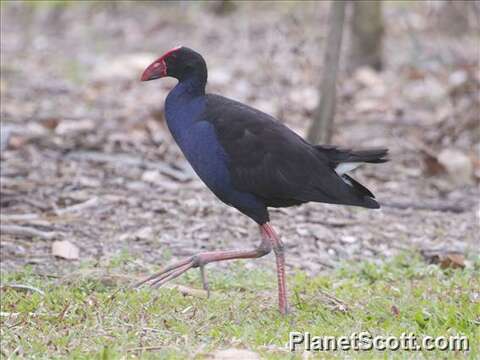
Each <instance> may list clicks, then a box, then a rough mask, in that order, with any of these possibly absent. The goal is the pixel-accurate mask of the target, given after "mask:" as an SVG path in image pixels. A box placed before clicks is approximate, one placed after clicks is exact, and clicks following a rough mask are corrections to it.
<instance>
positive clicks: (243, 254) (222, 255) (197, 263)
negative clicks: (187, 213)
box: [133, 242, 270, 293]
mask: <svg viewBox="0 0 480 360" xmlns="http://www.w3.org/2000/svg"><path fill="white" fill-rule="evenodd" d="M269 252H270V245H269V244H268V243H266V242H262V244H261V246H259V247H258V248H257V249H254V250H230V251H210V252H203V253H199V254H197V255H193V256H191V257H189V258H186V259H183V260H181V261H178V262H176V263H174V264H172V265H170V266H167V267H166V268H164V269H163V270H162V271H159V272H158V273H156V274H153V275H151V276H149V277H148V278H146V279H144V280H142V281H140V282H138V283H137V284H135V285H133V287H134V288H138V287H140V286H142V285H144V284H147V283H148V284H150V286H151V287H154V288H158V287H160V286H162V285H163V284H165V283H166V282H168V281H170V280H173V279H175V278H177V277H179V276H180V275H182V274H183V273H184V272H186V271H188V270H190V269H191V268H196V267H199V268H200V274H201V276H202V282H203V288H204V289H205V290H206V291H207V293H208V292H209V287H208V282H207V277H206V275H205V269H204V267H205V265H206V264H208V263H211V262H216V261H224V260H234V259H252V258H258V257H261V256H264V255H266V254H268V253H269Z"/></svg>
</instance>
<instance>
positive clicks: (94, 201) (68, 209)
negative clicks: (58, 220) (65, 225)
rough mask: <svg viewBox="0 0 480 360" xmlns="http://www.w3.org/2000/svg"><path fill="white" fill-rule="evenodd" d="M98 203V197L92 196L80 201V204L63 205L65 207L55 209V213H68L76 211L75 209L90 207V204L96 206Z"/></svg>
mask: <svg viewBox="0 0 480 360" xmlns="http://www.w3.org/2000/svg"><path fill="white" fill-rule="evenodd" d="M97 204H98V197H96V196H95V197H93V198H91V199H89V200H87V201H85V202H83V203H80V204H75V205H72V206H69V207H65V208H62V209H55V212H56V213H57V215H63V214H66V213H70V212H77V211H82V210H85V209H87V208H89V207H92V206H96V205H97Z"/></svg>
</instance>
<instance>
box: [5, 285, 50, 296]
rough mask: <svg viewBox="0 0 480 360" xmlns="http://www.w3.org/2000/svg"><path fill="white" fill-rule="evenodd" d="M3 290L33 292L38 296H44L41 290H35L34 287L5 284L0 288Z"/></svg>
mask: <svg viewBox="0 0 480 360" xmlns="http://www.w3.org/2000/svg"><path fill="white" fill-rule="evenodd" d="M5 288H10V289H19V290H27V291H33V292H37V293H39V294H40V295H45V293H44V292H43V291H42V290H40V289H37V288H36V287H33V286H29V285H21V284H5V285H2V286H0V289H5Z"/></svg>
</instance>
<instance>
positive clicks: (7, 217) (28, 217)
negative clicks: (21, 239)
mask: <svg viewBox="0 0 480 360" xmlns="http://www.w3.org/2000/svg"><path fill="white" fill-rule="evenodd" d="M38 218H39V215H38V214H2V220H3V221H24V220H36V219H38Z"/></svg>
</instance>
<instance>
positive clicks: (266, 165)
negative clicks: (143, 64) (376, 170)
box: [137, 46, 387, 314]
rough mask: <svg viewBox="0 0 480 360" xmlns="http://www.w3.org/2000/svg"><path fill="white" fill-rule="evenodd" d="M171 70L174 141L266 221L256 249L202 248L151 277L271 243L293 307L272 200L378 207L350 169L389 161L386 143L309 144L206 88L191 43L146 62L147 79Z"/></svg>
mask: <svg viewBox="0 0 480 360" xmlns="http://www.w3.org/2000/svg"><path fill="white" fill-rule="evenodd" d="M166 76H170V77H174V78H176V79H177V80H178V84H177V85H176V86H175V88H174V89H173V90H172V91H171V92H170V93H169V94H168V96H167V99H166V101H165V117H166V120H167V124H168V128H169V129H170V131H171V133H172V135H173V137H174V138H175V141H176V142H177V144H178V146H179V147H180V149H181V150H182V152H183V154H184V155H185V157H186V158H187V159H188V161H189V162H190V164H191V165H192V167H193V169H194V170H195V172H196V173H197V174H198V176H199V177H200V178H201V179H202V180H203V182H204V183H205V184H206V185H207V186H208V188H209V189H210V190H211V191H213V193H214V194H215V195H216V196H217V197H218V198H219V199H220V200H222V201H223V202H224V203H226V204H228V205H230V206H233V207H235V208H236V209H237V210H239V211H240V212H242V213H243V214H245V215H247V216H248V217H250V218H251V219H252V220H254V221H255V222H256V223H257V224H258V225H259V226H260V233H261V243H260V245H259V246H258V247H257V248H256V249H253V250H230V251H212V252H203V253H199V254H197V255H194V256H191V257H189V258H187V259H184V260H182V261H180V262H177V263H175V264H173V265H171V266H168V267H167V268H165V269H163V270H162V271H161V272H159V273H157V274H154V275H152V276H150V277H149V278H147V279H145V280H144V281H142V282H141V283H139V284H137V285H141V284H144V283H147V282H150V284H151V285H152V286H161V285H162V284H164V283H165V282H167V281H169V280H171V279H174V278H176V277H177V276H179V275H181V274H182V273H184V272H185V271H187V270H189V269H191V268H195V267H199V268H200V270H201V274H202V280H203V285H204V287H205V289H206V290H208V284H207V282H206V278H205V274H204V266H205V265H206V264H208V263H210V262H215V261H223V260H232V259H250V258H258V257H261V256H264V255H266V254H268V253H270V252H271V250H272V249H273V251H274V253H275V257H276V262H277V276H278V296H279V309H280V312H281V313H282V314H285V313H286V312H287V309H288V307H287V297H286V286H285V258H284V247H283V244H282V241H281V240H280V238H279V237H278V236H277V234H276V233H275V231H274V230H273V228H272V226H271V225H270V224H269V214H268V210H267V208H268V207H287V206H293V205H299V204H303V203H306V202H309V201H315V202H324V203H329V204H341V205H355V206H361V207H366V208H370V209H376V208H378V207H379V205H378V203H377V202H376V201H375V199H374V195H373V194H372V193H371V192H370V191H369V190H368V189H367V188H365V187H364V186H363V185H361V184H360V183H358V182H357V181H355V180H354V179H352V178H351V177H350V176H348V175H347V174H346V172H347V171H349V170H352V169H353V168H355V167H357V166H358V165H360V164H361V163H364V162H366V163H382V162H385V161H387V159H386V155H387V149H369V150H361V151H352V150H345V149H339V148H337V147H333V146H315V145H312V144H309V143H308V142H306V141H305V140H304V139H302V138H301V137H300V136H298V135H297V134H295V133H294V132H293V131H291V130H290V129H289V128H288V127H286V126H285V125H283V124H281V123H280V122H278V121H277V120H276V119H274V118H273V117H272V116H270V115H267V114H265V113H263V112H261V111H259V110H256V109H254V108H252V107H250V106H248V105H245V104H242V103H239V102H237V101H234V100H231V99H227V98H225V97H222V96H220V95H214V94H206V93H205V85H206V83H207V65H206V63H205V60H204V59H203V57H202V56H201V55H200V54H199V53H197V52H195V51H193V50H192V49H189V48H187V47H183V46H180V47H176V48H174V49H172V50H170V51H167V52H166V53H165V54H164V55H163V56H162V57H160V58H159V59H157V60H156V61H154V62H153V63H152V64H151V65H150V66H148V67H147V68H146V69H145V71H144V73H143V75H142V81H148V80H154V79H159V78H163V77H166Z"/></svg>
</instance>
